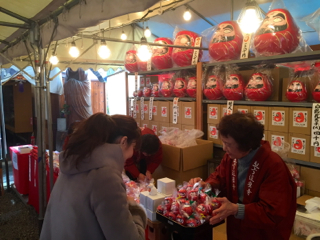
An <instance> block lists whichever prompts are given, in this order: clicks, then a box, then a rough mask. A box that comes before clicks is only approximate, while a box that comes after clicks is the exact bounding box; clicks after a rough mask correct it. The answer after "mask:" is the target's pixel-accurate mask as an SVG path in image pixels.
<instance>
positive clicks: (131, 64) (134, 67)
mask: <svg viewBox="0 0 320 240" xmlns="http://www.w3.org/2000/svg"><path fill="white" fill-rule="evenodd" d="M137 60H138V56H137V51H136V50H129V51H127V52H126V59H125V63H124V66H125V68H126V69H127V70H128V71H129V72H138V71H139V69H138V61H137Z"/></svg>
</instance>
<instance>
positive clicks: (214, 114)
mask: <svg viewBox="0 0 320 240" xmlns="http://www.w3.org/2000/svg"><path fill="white" fill-rule="evenodd" d="M220 106H221V105H220V104H207V116H208V117H207V123H215V124H217V123H219V121H220V118H221V109H220Z"/></svg>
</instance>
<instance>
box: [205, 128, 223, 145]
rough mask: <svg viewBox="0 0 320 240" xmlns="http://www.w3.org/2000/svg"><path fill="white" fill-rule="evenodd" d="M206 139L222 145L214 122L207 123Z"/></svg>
mask: <svg viewBox="0 0 320 240" xmlns="http://www.w3.org/2000/svg"><path fill="white" fill-rule="evenodd" d="M208 140H210V141H212V142H213V143H215V144H220V145H222V142H221V139H220V138H219V131H218V130H217V127H216V124H211V123H209V124H208Z"/></svg>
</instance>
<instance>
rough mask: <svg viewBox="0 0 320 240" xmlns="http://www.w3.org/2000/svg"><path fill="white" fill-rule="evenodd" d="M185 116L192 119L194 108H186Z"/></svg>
mask: <svg viewBox="0 0 320 240" xmlns="http://www.w3.org/2000/svg"><path fill="white" fill-rule="evenodd" d="M184 118H188V119H191V118H192V109H191V107H185V108H184Z"/></svg>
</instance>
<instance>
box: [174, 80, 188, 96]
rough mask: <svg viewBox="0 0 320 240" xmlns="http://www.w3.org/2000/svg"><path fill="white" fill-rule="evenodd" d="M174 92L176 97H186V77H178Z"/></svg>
mask: <svg viewBox="0 0 320 240" xmlns="http://www.w3.org/2000/svg"><path fill="white" fill-rule="evenodd" d="M173 94H174V95H175V96H176V97H184V96H186V95H187V81H186V80H185V79H184V78H176V80H175V82H174V88H173Z"/></svg>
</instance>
